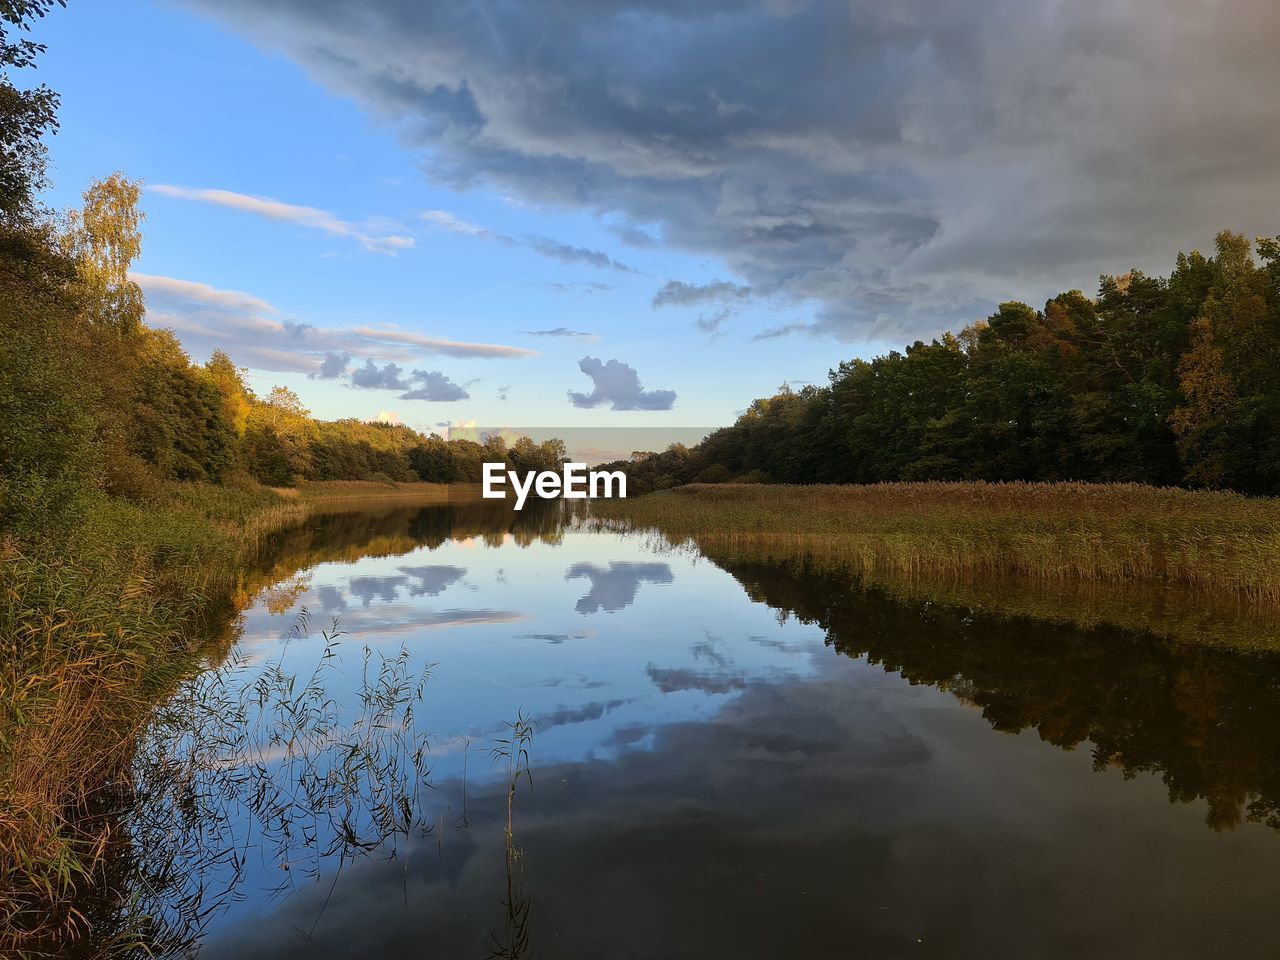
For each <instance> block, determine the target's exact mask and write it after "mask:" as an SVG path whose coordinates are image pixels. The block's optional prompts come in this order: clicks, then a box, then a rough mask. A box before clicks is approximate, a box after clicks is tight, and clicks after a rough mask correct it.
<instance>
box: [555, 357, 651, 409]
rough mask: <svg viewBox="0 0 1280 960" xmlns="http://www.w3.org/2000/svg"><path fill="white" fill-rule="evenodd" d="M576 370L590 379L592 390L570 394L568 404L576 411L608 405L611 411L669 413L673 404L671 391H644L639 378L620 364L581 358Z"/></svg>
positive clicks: (632, 370)
mask: <svg viewBox="0 0 1280 960" xmlns="http://www.w3.org/2000/svg"><path fill="white" fill-rule="evenodd" d="M578 369H579V370H581V371H582V372H583V373H585V374H586V375H587V376H588V377H590V378H591V382H592V383H593V384H595V389H593V390H592V391H591V392H590V393H576V392H575V391H573V390H570V391H569V402H570V403H572V404H573V405H574V406H575V407H598V406H600V405H601V404H602V403H607V404H609V405H610V409H611V410H670V409H671V407H672V406H673V405H674V404H675V402H676V394H675V391H674V390H645V389H644V387H643V386H642V384H641V383H640V375H639V374H637V373H636V371H635V369H634V368H633V367H631V366H628V365H627V364H625V363H623V362H622V361H621V360H610V361H609V362H608V363H604V362H602V361H600V360H599V359H597V358H596V357H583V358H582V359H581V360H580V361H578Z"/></svg>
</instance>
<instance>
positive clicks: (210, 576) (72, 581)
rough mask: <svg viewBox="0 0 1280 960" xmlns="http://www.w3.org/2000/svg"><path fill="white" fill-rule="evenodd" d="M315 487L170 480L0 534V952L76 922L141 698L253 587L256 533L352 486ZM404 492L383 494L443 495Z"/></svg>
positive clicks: (70, 932) (50, 939)
mask: <svg viewBox="0 0 1280 960" xmlns="http://www.w3.org/2000/svg"><path fill="white" fill-rule="evenodd" d="M316 486H320V485H316ZM329 486H330V485H323V487H322V488H321V489H319V490H308V491H307V492H306V493H305V494H304V495H303V496H299V497H295V498H286V497H283V496H280V495H279V494H277V493H276V492H274V491H271V490H268V489H265V488H260V487H250V488H234V487H212V486H205V485H190V484H187V485H183V484H173V485H170V486H168V487H166V488H165V489H164V491H163V492H162V494H161V495H160V496H158V497H156V498H155V499H153V500H149V501H145V502H139V503H135V502H129V501H123V500H117V499H110V498H107V497H101V498H99V499H98V500H97V501H95V502H94V503H92V504H91V505H90V507H89V509H87V510H86V511H84V519H83V521H82V522H81V523H80V524H78V525H77V526H76V528H75V529H74V530H71V531H62V532H59V533H54V532H50V533H49V535H48V537H47V538H46V539H45V540H44V541H42V542H38V543H30V542H22V543H20V542H19V541H17V540H15V539H12V538H5V537H3V536H0V955H3V956H9V955H17V956H28V955H30V956H38V955H47V951H45V950H44V949H43V948H42V945H47V944H57V945H59V947H54V948H48V949H49V950H50V951H51V950H54V949H59V948H60V947H61V946H62V945H65V944H66V943H67V942H68V941H69V940H74V938H75V937H76V936H77V935H78V934H80V933H82V932H83V931H84V929H85V927H86V925H87V921H86V919H85V918H84V917H83V916H81V915H80V914H79V913H78V912H77V910H76V908H75V906H74V903H75V901H76V893H77V891H78V890H79V889H82V888H84V887H86V886H90V885H92V884H93V883H94V882H95V879H96V872H97V871H98V870H99V868H100V866H101V863H102V861H103V856H104V852H105V851H106V850H107V849H108V847H109V846H110V845H111V844H112V843H113V842H115V840H116V839H117V838H114V837H112V836H111V833H110V831H111V828H110V826H109V823H110V821H109V819H107V818H102V817H99V816H97V815H96V810H97V809H98V807H99V806H100V799H101V796H102V794H103V791H104V790H108V791H109V790H110V789H111V785H112V784H113V783H116V782H119V781H120V780H121V779H122V778H124V777H125V776H126V775H127V770H128V768H129V765H130V762H131V757H132V750H133V749H134V744H135V740H136V735H137V733H138V731H139V730H141V729H142V728H143V726H144V725H145V724H146V723H147V722H148V720H149V718H150V716H151V714H152V711H153V710H154V708H155V706H156V704H157V703H159V702H161V701H162V700H164V699H165V698H166V697H167V696H169V695H170V694H171V693H172V692H173V691H174V690H175V689H177V687H178V685H179V684H180V682H181V681H182V680H183V679H184V678H185V677H188V676H190V675H191V674H192V672H194V671H196V670H198V669H199V668H200V667H201V665H202V663H203V653H204V651H205V650H206V649H217V641H218V640H219V639H221V638H219V637H218V636H216V633H217V630H216V628H217V626H218V625H219V624H220V623H224V622H225V620H226V617H225V616H223V617H220V616H217V615H216V614H217V613H218V612H219V611H221V612H222V613H224V614H225V613H231V612H234V610H233V608H234V605H235V604H236V602H237V600H238V599H239V600H243V598H245V597H246V596H249V595H250V594H251V593H252V592H253V590H252V587H253V584H252V583H247V582H246V577H245V571H246V569H248V568H250V567H251V566H252V562H253V560H254V558H255V557H256V556H257V554H258V551H259V550H260V548H261V546H262V544H263V542H264V540H265V538H266V537H268V536H269V535H270V534H271V533H273V532H275V531H278V530H280V529H282V528H284V527H287V526H289V525H291V524H295V523H298V522H300V521H301V520H303V519H304V518H305V517H306V516H308V515H309V514H311V513H316V512H323V511H324V510H326V509H328V508H329V506H330V504H331V499H330V496H329V495H330V494H332V495H333V498H338V497H340V498H342V499H343V500H345V501H346V502H347V505H348V506H349V505H350V498H351V497H352V496H357V495H359V494H357V492H356V491H355V490H352V489H350V487H351V485H349V484H346V485H336V486H337V487H338V489H335V490H332V491H330V490H327V489H325V488H327V487H329ZM360 486H361V487H362V488H363V487H364V486H365V485H360ZM404 486H409V485H399V487H398V488H397V490H396V493H395V495H396V497H397V499H404V500H409V499H410V498H412V499H414V500H417V501H421V502H437V501H440V500H444V499H448V497H449V495H450V492H449V488H448V487H443V486H440V485H434V484H414V485H411V486H412V488H413V489H411V490H404V489H403V487H404Z"/></svg>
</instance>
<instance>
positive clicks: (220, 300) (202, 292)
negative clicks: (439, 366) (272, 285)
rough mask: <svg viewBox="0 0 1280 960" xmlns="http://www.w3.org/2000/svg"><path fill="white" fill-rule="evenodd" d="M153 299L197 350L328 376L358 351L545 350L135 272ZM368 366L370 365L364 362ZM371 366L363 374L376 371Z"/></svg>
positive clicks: (510, 353)
mask: <svg viewBox="0 0 1280 960" xmlns="http://www.w3.org/2000/svg"><path fill="white" fill-rule="evenodd" d="M130 277H131V278H132V279H133V280H134V282H136V283H137V284H138V285H139V286H140V287H141V288H142V291H143V293H144V294H145V295H146V299H147V321H148V322H149V323H150V324H151V325H152V326H155V327H169V328H171V329H172V330H173V331H174V333H176V334H177V335H178V337H179V339H180V340H181V341H182V345H183V347H184V348H185V349H186V350H188V351H189V352H190V353H191V354H192V355H194V356H196V357H198V358H199V357H204V356H208V355H209V354H210V353H211V352H212V351H214V350H224V351H226V352H227V353H228V354H229V355H230V356H231V357H232V359H233V360H234V361H235V362H236V363H240V364H244V365H246V366H249V367H252V368H254V369H258V370H269V371H278V372H296V373H305V374H308V375H309V376H312V377H315V378H317V379H322V380H335V379H337V378H339V377H340V376H342V374H343V372H344V370H346V368H347V367H348V365H349V364H350V362H351V358H352V357H360V358H361V359H363V360H365V361H366V367H367V364H368V361H370V360H371V359H377V360H383V361H391V360H394V361H397V362H405V361H412V360H413V359H414V358H415V357H420V356H429V355H434V356H439V355H443V356H451V357H461V358H476V359H503V358H517V357H535V356H538V352H537V351H536V350H529V349H526V348H525V347H509V346H504V345H502V344H493V343H468V342H465V341H460V340H449V339H446V338H443V337H433V336H427V335H425V334H419V333H413V332H410V331H405V330H399V329H381V328H375V327H356V328H354V329H341V328H338V329H332V328H323V327H317V326H314V325H312V324H308V323H300V322H298V321H296V320H293V319H289V318H287V317H285V316H284V315H283V312H282V311H281V310H280V309H279V308H277V307H275V306H273V305H272V304H270V303H268V302H267V301H266V300H263V299H262V298H260V297H256V296H254V295H252V294H248V293H241V292H239V291H235V290H223V289H219V288H217V287H214V286H211V285H210V284H207V283H199V282H196V281H192V280H180V279H177V278H175V277H163V276H156V275H153V274H146V273H130ZM360 369H361V370H362V371H363V370H364V368H360ZM369 375H371V374H370V373H367V372H366V373H362V376H369Z"/></svg>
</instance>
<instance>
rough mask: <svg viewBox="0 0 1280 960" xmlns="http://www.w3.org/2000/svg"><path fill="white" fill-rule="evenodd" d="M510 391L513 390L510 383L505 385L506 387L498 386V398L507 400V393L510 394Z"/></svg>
mask: <svg viewBox="0 0 1280 960" xmlns="http://www.w3.org/2000/svg"><path fill="white" fill-rule="evenodd" d="M510 392H511V386H510V385H507V386H505V387H499V388H498V399H499V400H506V399H507V394H508V393H510Z"/></svg>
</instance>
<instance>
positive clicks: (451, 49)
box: [198, 0, 1280, 340]
mask: <svg viewBox="0 0 1280 960" xmlns="http://www.w3.org/2000/svg"><path fill="white" fill-rule="evenodd" d="M198 3H199V5H200V6H202V7H203V8H204V9H205V10H207V11H209V12H210V13H211V14H213V15H215V16H218V17H220V18H221V19H223V20H224V21H226V22H227V23H229V24H230V25H231V26H232V27H233V28H236V29H238V30H240V31H241V32H242V33H243V34H244V35H245V36H248V37H251V38H253V40H254V41H255V42H256V43H260V44H263V45H266V46H274V47H277V48H280V49H282V50H284V51H285V52H286V53H287V54H288V55H289V56H291V57H293V58H294V59H295V60H296V61H298V62H299V63H300V64H301V65H302V66H303V67H304V68H306V69H307V70H309V71H310V72H311V73H312V74H313V75H314V76H315V77H316V78H317V80H319V81H320V82H322V83H324V84H326V85H328V86H329V87H330V88H331V89H334V90H337V91H339V92H341V93H343V94H346V95H349V96H351V97H353V98H354V99H355V100H356V101H357V102H359V103H361V104H363V105H364V107H365V108H366V109H367V110H368V111H369V112H370V113H371V114H374V115H377V116H380V117H385V118H390V119H391V121H392V122H395V123H397V124H398V126H399V129H400V131H401V132H402V134H403V136H404V137H405V139H406V140H407V142H409V143H411V144H413V145H415V146H417V147H418V148H419V149H420V151H421V156H422V158H423V164H424V167H425V169H426V170H427V172H428V174H429V176H430V177H432V178H433V179H434V180H435V181H436V182H437V183H440V184H443V185H445V186H451V187H455V188H471V187H485V188H489V189H492V190H494V191H495V192H497V193H499V194H500V195H504V196H510V197H513V198H515V199H517V200H519V201H522V202H525V203H528V204H530V205H534V206H538V205H554V206H556V207H558V208H561V209H569V210H575V211H579V212H581V213H585V214H588V215H595V216H598V217H600V218H601V219H602V220H603V221H604V222H605V223H606V227H607V228H608V229H613V230H614V232H615V234H619V233H620V231H621V234H626V235H628V236H630V237H632V238H634V239H640V238H639V237H638V236H637V235H636V234H629V233H627V231H628V230H629V229H632V230H637V231H639V230H643V231H644V233H645V234H646V235H647V236H649V237H652V238H655V240H657V239H659V238H660V242H661V243H662V244H663V245H664V246H665V247H666V248H668V249H672V250H677V251H684V252H688V253H689V254H692V255H694V256H698V257H710V258H714V260H715V262H717V263H719V264H721V265H722V266H723V268H724V269H725V270H727V271H729V272H731V273H732V275H733V276H735V277H738V278H740V279H741V281H742V282H743V283H744V284H746V285H749V286H750V287H751V289H752V291H753V294H755V295H759V296H764V297H769V298H771V299H775V300H777V301H778V302H781V303H788V304H789V305H791V306H799V307H803V309H804V310H805V311H806V319H809V320H811V321H812V326H811V327H810V330H809V332H811V333H813V334H815V335H821V336H831V337H837V338H841V339H845V340H854V339H862V338H865V337H868V336H871V335H876V336H887V335H890V334H893V335H899V334H903V333H911V334H915V333H920V334H925V333H928V332H930V331H936V330H937V329H940V328H941V327H944V326H950V325H954V323H956V322H961V321H966V320H968V319H972V317H973V316H975V315H981V314H984V313H986V312H989V310H990V307H991V305H992V304H993V303H995V302H998V301H999V300H1001V299H1007V298H1008V297H1010V296H1020V297H1023V298H1025V299H1029V300H1034V299H1036V298H1038V297H1043V296H1044V295H1047V294H1051V293H1053V292H1056V291H1058V290H1061V289H1064V288H1068V287H1071V286H1077V285H1080V284H1088V283H1090V282H1091V281H1092V278H1093V277H1096V276H1097V275H1098V274H1099V273H1100V272H1104V271H1105V272H1115V271H1116V270H1122V269H1124V268H1125V267H1127V266H1129V265H1133V266H1138V267H1142V268H1144V269H1152V270H1160V271H1162V272H1163V271H1166V270H1168V269H1169V267H1170V264H1171V262H1172V257H1173V254H1174V253H1175V252H1176V251H1177V249H1178V248H1179V247H1186V246H1191V245H1205V244H1208V243H1209V242H1211V240H1212V233H1213V231H1214V230H1216V229H1217V228H1219V227H1221V226H1232V227H1234V228H1235V229H1239V230H1242V231H1244V232H1246V233H1251V234H1263V235H1265V234H1268V233H1271V232H1274V230H1275V226H1274V224H1275V221H1276V216H1277V208H1276V205H1275V201H1274V200H1273V199H1272V198H1274V197H1275V183H1276V181H1275V171H1276V170H1277V169H1278V168H1280V125H1277V124H1276V123H1275V115H1274V103H1273V101H1272V99H1271V98H1268V97H1266V96H1255V95H1247V96H1246V95H1242V94H1241V91H1261V90H1272V89H1277V88H1280V58H1277V57H1275V56H1274V55H1273V54H1274V50H1273V47H1274V42H1275V37H1276V36H1277V35H1280V4H1276V3H1275V2H1273V0H1236V2H1233V3H1231V4H1230V7H1229V13H1224V9H1225V8H1221V7H1220V6H1218V5H1213V4H1205V3H1203V2H1201V0H1129V2H1126V3H1122V4H1109V3H1061V2H1057V0H895V2H872V0H809V2H800V0H796V2H785V3H784V2H769V3H728V2H723V0H719V2H712V3H700V4H675V3H670V2H658V3H653V2H640V0H603V2H601V3H597V4H582V3H551V2H546V0H544V2H539V0H529V2H526V3H519V4H515V3H509V4H501V5H496V6H495V5H492V4H452V3H432V4H417V3H408V2H406V0H366V2H365V3H363V4H362V5H361V7H360V16H359V17H353V16H350V15H349V13H348V11H347V9H346V7H345V6H344V5H343V4H341V3H339V2H338V0H276V2H274V3H272V4H270V5H269V6H268V7H267V8H265V9H264V7H263V5H262V4H261V3H258V2H255V0H216V2H215V0H198ZM656 49H660V50H661V51H662V56H661V58H660V60H655V57H654V53H653V51H654V50H656ZM726 50H732V51H733V56H726V55H725V51H726ZM621 234H620V235H621ZM640 242H641V243H643V242H644V241H643V239H641V240H640Z"/></svg>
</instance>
